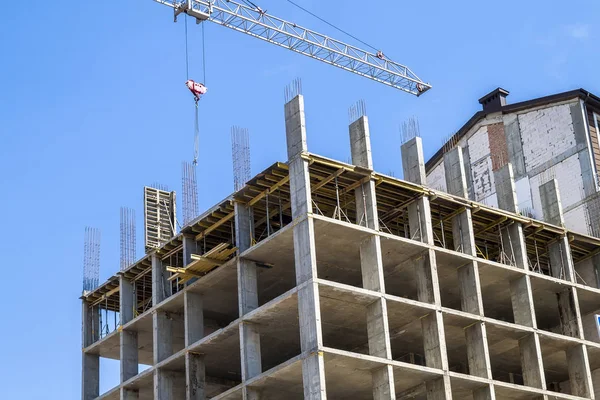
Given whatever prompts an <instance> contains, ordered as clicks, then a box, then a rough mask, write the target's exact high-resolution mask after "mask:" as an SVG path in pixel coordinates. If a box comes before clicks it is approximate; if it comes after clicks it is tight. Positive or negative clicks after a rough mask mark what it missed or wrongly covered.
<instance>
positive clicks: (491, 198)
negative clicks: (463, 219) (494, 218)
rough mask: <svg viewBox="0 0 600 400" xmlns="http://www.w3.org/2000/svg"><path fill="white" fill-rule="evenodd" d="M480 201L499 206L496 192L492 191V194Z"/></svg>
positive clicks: (491, 205)
mask: <svg viewBox="0 0 600 400" xmlns="http://www.w3.org/2000/svg"><path fill="white" fill-rule="evenodd" d="M480 202H481V203H483V204H485V205H486V206H490V207H496V208H498V196H497V195H496V193H492V194H491V195H489V196H487V197H485V198H483V199H481V200H480Z"/></svg>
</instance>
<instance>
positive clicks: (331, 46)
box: [154, 0, 431, 96]
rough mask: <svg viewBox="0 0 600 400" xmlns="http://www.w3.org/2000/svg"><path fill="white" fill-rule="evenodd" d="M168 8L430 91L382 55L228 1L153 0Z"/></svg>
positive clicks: (346, 67)
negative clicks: (179, 0) (180, 0)
mask: <svg viewBox="0 0 600 400" xmlns="http://www.w3.org/2000/svg"><path fill="white" fill-rule="evenodd" d="M154 1H155V2H157V3H161V4H164V5H167V6H169V7H172V8H173V9H174V11H175V17H177V15H178V14H181V13H186V14H188V15H190V16H192V17H195V18H196V20H197V21H198V22H201V21H206V20H208V21H212V22H214V23H217V24H219V25H223V26H226V27H228V28H231V29H234V30H236V31H239V32H243V33H246V34H248V35H250V36H254V37H256V38H259V39H262V40H265V41H267V42H269V43H272V44H276V45H278V46H281V47H284V48H286V49H289V50H292V51H295V52H297V53H301V54H304V55H306V56H309V57H311V58H314V59H317V60H319V61H322V62H324V63H327V64H330V65H333V66H336V67H339V68H342V69H344V70H346V71H350V72H353V73H355V74H358V75H361V76H363V77H365V78H369V79H372V80H374V81H376V82H379V83H383V84H384V85H388V86H391V87H393V88H396V89H399V90H402V91H404V92H407V93H411V94H414V95H416V96H419V95H420V94H422V93H424V92H425V91H427V90H429V89H430V88H431V85H429V84H427V83H425V82H423V81H422V80H421V79H420V78H419V77H418V76H417V75H416V74H415V73H414V72H412V71H411V70H410V69H409V68H408V67H407V66H405V65H402V64H398V63H396V62H393V61H391V60H388V59H387V58H386V57H385V56H383V55H382V54H374V53H372V52H369V51H366V50H363V49H360V48H358V47H355V46H352V45H349V44H346V43H344V42H341V41H339V40H335V39H332V38H330V37H328V36H326V35H323V34H320V33H318V32H315V31H312V30H309V29H307V28H303V27H301V26H299V25H297V24H295V23H292V22H288V21H285V20H283V19H281V18H277V17H274V16H272V15H269V14H267V13H266V12H264V11H263V10H261V9H260V8H258V7H257V8H252V7H248V6H246V5H243V4H239V3H236V2H234V1H228V0H210V1H208V0H186V1H183V2H177V1H172V0H154Z"/></svg>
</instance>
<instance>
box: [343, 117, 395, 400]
mask: <svg viewBox="0 0 600 400" xmlns="http://www.w3.org/2000/svg"><path fill="white" fill-rule="evenodd" d="M349 131H350V149H351V154H352V163H353V164H354V165H356V166H359V167H362V168H366V169H369V170H372V169H373V158H372V155H371V138H370V134H369V121H368V119H367V117H366V116H362V117H360V118H359V119H357V120H356V121H354V122H353V123H351V124H350V128H349ZM354 192H355V198H356V204H357V207H356V209H357V212H356V215H357V217H356V219H357V223H358V224H359V225H364V226H366V227H368V228H371V229H376V230H378V229H379V217H378V214H377V199H376V194H375V182H373V181H372V180H370V181H368V182H365V183H363V184H362V185H361V186H360V187H359V188H357V189H355V191H354ZM359 205H362V206H359ZM361 221H362V222H361ZM360 265H361V271H362V280H363V287H364V288H365V289H369V290H375V291H379V292H382V293H385V287H384V286H385V285H384V280H383V262H382V258H381V239H380V237H379V236H377V235H373V236H371V237H369V238H367V239H366V240H365V241H364V242H363V243H361V246H360ZM367 333H368V338H369V354H370V355H372V356H377V357H382V358H386V359H388V360H391V358H392V349H391V343H390V330H389V325H388V317H387V304H386V301H385V299H383V298H382V299H379V300H377V301H375V302H374V303H372V304H370V305H369V306H368V307H367ZM372 382H373V398H374V399H376V400H384V399H394V400H395V399H396V390H395V387H394V371H393V369H392V366H391V365H388V366H385V367H382V368H379V369H377V370H376V371H373V372H372Z"/></svg>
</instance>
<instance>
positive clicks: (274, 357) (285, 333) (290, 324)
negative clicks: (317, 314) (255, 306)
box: [250, 293, 302, 372]
mask: <svg viewBox="0 0 600 400" xmlns="http://www.w3.org/2000/svg"><path fill="white" fill-rule="evenodd" d="M265 311H266V312H264V313H257V314H256V315H254V316H252V317H251V321H250V323H251V324H253V326H254V327H256V328H257V329H258V332H259V335H260V355H261V367H262V371H263V372H264V371H268V370H269V369H271V368H273V367H275V366H277V365H279V364H281V363H283V362H285V361H287V360H289V359H291V358H293V357H295V356H297V355H299V354H300V353H301V352H302V351H301V349H300V324H299V322H298V295H297V294H296V293H294V294H293V295H290V296H287V297H285V298H284V299H281V301H279V302H277V303H276V304H273V306H272V307H270V308H269V310H268V311H267V310H265Z"/></svg>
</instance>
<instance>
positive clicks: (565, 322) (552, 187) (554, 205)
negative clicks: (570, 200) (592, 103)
mask: <svg viewBox="0 0 600 400" xmlns="http://www.w3.org/2000/svg"><path fill="white" fill-rule="evenodd" d="M540 198H541V201H542V211H543V213H544V220H545V221H547V222H549V223H551V224H554V225H558V226H564V221H565V218H564V214H563V209H562V204H561V200H560V192H559V190H558V182H557V181H556V179H552V180H551V181H549V182H546V183H545V184H543V185H541V186H540ZM548 256H549V258H550V272H551V273H552V276H554V277H557V278H561V279H565V280H568V281H571V282H576V277H575V268H574V266H573V259H572V257H571V248H570V245H569V240H568V238H567V236H566V235H561V236H560V237H559V238H558V240H556V241H555V242H552V243H550V244H549V245H548ZM556 298H557V302H558V313H559V316H560V327H561V331H562V334H563V335H567V336H572V337H576V338H579V339H584V334H583V323H582V319H581V312H580V310H579V300H578V296H577V289H575V288H574V287H569V288H567V289H566V290H564V291H562V292H559V293H557V294H556ZM566 353H567V366H568V369H569V383H570V385H571V394H573V395H575V396H581V397H590V396H592V395H593V392H594V389H593V385H592V373H591V370H590V364H589V361H588V356H587V349H586V346H585V345H584V344H579V345H576V346H573V347H571V348H569V349H568V350H567V352H566Z"/></svg>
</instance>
